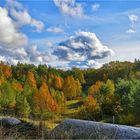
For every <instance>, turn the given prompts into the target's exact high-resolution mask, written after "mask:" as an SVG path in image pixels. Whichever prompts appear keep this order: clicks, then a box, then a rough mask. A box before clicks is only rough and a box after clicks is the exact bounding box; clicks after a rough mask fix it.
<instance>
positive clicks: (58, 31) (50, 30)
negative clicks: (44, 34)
mask: <svg viewBox="0 0 140 140" xmlns="http://www.w3.org/2000/svg"><path fill="white" fill-rule="evenodd" d="M47 31H48V32H52V33H63V32H64V31H63V29H61V28H58V27H50V28H48V29H47Z"/></svg>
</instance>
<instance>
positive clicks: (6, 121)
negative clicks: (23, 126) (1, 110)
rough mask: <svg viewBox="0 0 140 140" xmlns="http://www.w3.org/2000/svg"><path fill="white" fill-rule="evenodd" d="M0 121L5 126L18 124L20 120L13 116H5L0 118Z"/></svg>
mask: <svg viewBox="0 0 140 140" xmlns="http://www.w3.org/2000/svg"><path fill="white" fill-rule="evenodd" d="M0 123H1V124H2V125H6V126H14V125H18V124H20V123H21V121H20V120H18V119H16V118H14V117H5V118H1V119H0Z"/></svg>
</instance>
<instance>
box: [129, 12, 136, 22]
mask: <svg viewBox="0 0 140 140" xmlns="http://www.w3.org/2000/svg"><path fill="white" fill-rule="evenodd" d="M128 18H129V20H130V21H131V22H132V23H135V22H136V21H137V20H138V16H137V15H134V14H131V15H128Z"/></svg>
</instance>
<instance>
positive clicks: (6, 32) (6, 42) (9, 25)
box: [0, 7, 28, 49]
mask: <svg viewBox="0 0 140 140" xmlns="http://www.w3.org/2000/svg"><path fill="white" fill-rule="evenodd" d="M27 41H28V39H27V37H26V35H25V34H23V33H21V32H19V31H18V30H17V29H16V27H15V25H14V22H13V21H12V19H11V18H10V17H9V16H8V11H7V10H6V9H5V8H2V7H0V46H3V47H5V48H8V49H11V48H12V49H14V48H18V47H21V46H25V45H27Z"/></svg>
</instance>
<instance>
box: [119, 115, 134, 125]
mask: <svg viewBox="0 0 140 140" xmlns="http://www.w3.org/2000/svg"><path fill="white" fill-rule="evenodd" d="M119 123H120V124H125V125H135V124H136V120H135V116H134V115H133V114H128V115H122V116H120V117H119Z"/></svg>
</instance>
